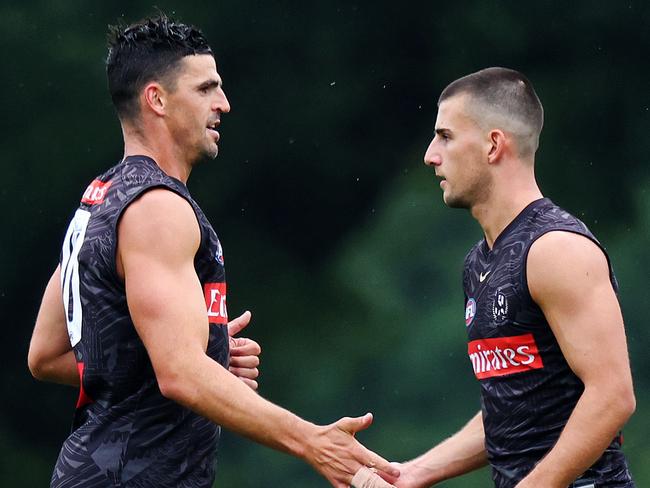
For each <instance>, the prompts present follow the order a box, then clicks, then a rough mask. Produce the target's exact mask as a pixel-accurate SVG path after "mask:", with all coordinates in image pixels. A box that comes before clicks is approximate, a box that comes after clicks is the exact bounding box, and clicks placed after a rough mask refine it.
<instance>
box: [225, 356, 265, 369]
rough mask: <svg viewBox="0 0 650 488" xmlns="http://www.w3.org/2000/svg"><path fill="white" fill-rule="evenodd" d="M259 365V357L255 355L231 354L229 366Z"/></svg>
mask: <svg viewBox="0 0 650 488" xmlns="http://www.w3.org/2000/svg"><path fill="white" fill-rule="evenodd" d="M259 365H260V358H258V357H257V356H231V357H230V367H231V368H233V367H234V368H257V367H258V366H259Z"/></svg>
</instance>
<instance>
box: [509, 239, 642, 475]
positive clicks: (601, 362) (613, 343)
mask: <svg viewBox="0 0 650 488" xmlns="http://www.w3.org/2000/svg"><path fill="white" fill-rule="evenodd" d="M527 271H528V285H529V289H530V293H531V296H532V297H533V299H534V300H535V302H536V303H537V304H538V305H539V306H540V307H541V309H542V311H543V312H544V315H545V316H546V317H547V319H548V322H549V324H550V326H551V328H552V330H553V333H554V334H555V337H556V338H557V341H558V343H559V345H560V347H561V349H562V352H563V354H564V356H565V358H566V360H567V362H568V364H569V366H570V367H571V369H572V370H573V371H574V372H575V374H576V375H577V376H578V377H579V378H580V379H581V380H582V382H583V383H584V386H585V389H584V393H583V394H582V396H581V398H580V400H579V401H578V403H577V405H576V407H575V409H574V411H573V413H572V414H571V417H570V418H569V421H568V422H567V425H566V426H565V428H564V430H563V432H562V434H561V436H560V438H559V440H558V441H557V443H556V445H555V446H554V447H553V449H552V450H551V451H550V452H549V453H548V454H547V455H546V457H545V458H544V459H542V461H541V462H540V463H539V464H538V465H537V466H536V468H535V469H533V471H531V473H530V474H529V475H528V476H527V477H526V478H524V479H523V480H522V481H521V482H520V483H519V484H518V485H517V486H518V488H526V487H539V486H544V487H549V488H553V487H558V488H559V487H566V486H567V485H568V484H570V483H571V482H572V481H573V480H575V479H576V478H577V477H578V476H579V475H580V474H582V473H583V472H584V471H585V470H586V469H587V468H589V467H590V466H591V465H592V464H593V463H594V462H595V461H596V460H597V459H598V458H599V457H600V456H601V455H602V453H603V451H604V450H605V449H606V448H607V446H608V445H609V444H610V442H611V441H612V439H613V438H614V437H615V436H616V435H617V433H618V432H619V430H620V429H621V428H622V427H623V425H624V424H625V422H626V421H627V420H628V418H629V417H630V415H631V414H632V413H633V411H634V408H635V398H634V393H633V388H632V376H631V373H630V365H629V359H628V352H627V345H626V339H625V331H624V327H623V318H622V315H621V310H620V307H619V304H618V300H617V298H616V295H615V292H614V290H613V288H612V285H611V283H610V279H609V269H608V264H607V259H606V257H605V255H604V254H603V252H602V251H601V250H600V249H599V248H598V246H597V245H596V244H594V243H593V242H591V241H590V240H589V239H587V238H585V237H583V236H579V235H576V234H572V233H567V232H551V233H548V234H546V235H544V236H542V237H541V238H539V239H538V240H537V241H536V242H535V243H534V244H533V246H532V247H531V250H530V253H529V256H528V263H527Z"/></svg>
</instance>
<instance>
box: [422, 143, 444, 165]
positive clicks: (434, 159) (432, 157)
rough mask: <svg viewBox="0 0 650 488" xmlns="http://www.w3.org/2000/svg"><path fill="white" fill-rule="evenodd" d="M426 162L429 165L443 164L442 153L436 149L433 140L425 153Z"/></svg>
mask: <svg viewBox="0 0 650 488" xmlns="http://www.w3.org/2000/svg"><path fill="white" fill-rule="evenodd" d="M424 164H426V165H427V166H440V164H442V158H441V157H440V153H438V151H436V149H435V147H434V143H433V141H431V144H429V147H428V148H427V151H426V152H425V153H424Z"/></svg>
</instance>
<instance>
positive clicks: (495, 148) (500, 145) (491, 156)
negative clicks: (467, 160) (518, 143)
mask: <svg viewBox="0 0 650 488" xmlns="http://www.w3.org/2000/svg"><path fill="white" fill-rule="evenodd" d="M507 144H508V138H507V136H506V134H505V133H504V132H503V131H502V130H501V129H492V130H491V131H490V134H489V148H488V154H487V157H488V163H490V164H495V163H498V162H499V160H500V159H501V158H502V157H503V155H504V153H505V151H506V146H507Z"/></svg>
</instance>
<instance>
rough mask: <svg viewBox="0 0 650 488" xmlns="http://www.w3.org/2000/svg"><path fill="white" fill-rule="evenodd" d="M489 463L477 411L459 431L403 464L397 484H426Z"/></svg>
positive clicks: (408, 487)
mask: <svg viewBox="0 0 650 488" xmlns="http://www.w3.org/2000/svg"><path fill="white" fill-rule="evenodd" d="M486 464H487V452H486V451H485V433H484V431H483V418H482V414H481V412H478V413H477V414H476V415H475V416H474V417H472V419H471V420H470V421H469V422H468V423H467V424H466V425H465V426H464V427H463V428H462V429H461V430H459V431H458V432H456V433H455V434H454V435H453V436H451V437H450V438H448V439H446V440H444V441H443V442H441V443H440V444H438V445H437V446H435V447H433V448H432V449H431V450H429V451H427V452H426V453H424V454H422V455H421V456H419V457H417V458H415V459H413V460H411V461H408V462H405V463H403V464H401V465H400V471H401V473H402V474H401V475H400V477H399V479H398V480H390V481H393V482H394V484H395V486H397V487H398V488H425V487H428V486H431V485H434V484H435V483H439V482H440V481H443V480H446V479H450V478H454V477H456V476H460V475H462V474H465V473H469V472H470V471H474V470H476V469H478V468H481V467H483V466H485V465H486Z"/></svg>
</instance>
